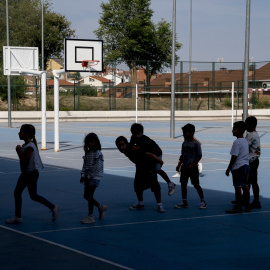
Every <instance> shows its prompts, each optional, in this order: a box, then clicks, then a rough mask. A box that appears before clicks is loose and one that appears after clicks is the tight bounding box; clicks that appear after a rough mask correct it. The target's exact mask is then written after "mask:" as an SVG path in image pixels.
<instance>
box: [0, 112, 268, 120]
mask: <svg viewBox="0 0 270 270" xmlns="http://www.w3.org/2000/svg"><path fill="white" fill-rule="evenodd" d="M242 113H243V112H242V110H238V111H234V119H237V120H241V119H242ZM170 115H171V112H170V111H138V121H168V120H170ZM249 115H254V116H256V117H257V118H258V119H260V120H269V119H270V110H269V109H264V110H250V111H249ZM135 116H136V115H135V111H60V112H59V121H60V122H76V121H78V122H86V121H87V122H98V121H100V122H102V121H103V122H108V121H135ZM231 117H232V112H231V110H216V111H175V120H176V121H181V120H185V121H187V120H190V121H199V120H208V121H209V120H223V121H228V120H231ZM11 118H12V122H18V123H24V122H41V112H40V111H14V112H12V113H11ZM46 118H47V122H53V121H54V112H53V111H47V113H46ZM7 122H8V112H7V111H2V112H0V123H7Z"/></svg>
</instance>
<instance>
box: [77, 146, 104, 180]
mask: <svg viewBox="0 0 270 270" xmlns="http://www.w3.org/2000/svg"><path fill="white" fill-rule="evenodd" d="M103 162H104V159H103V154H102V152H101V151H100V150H97V151H90V152H86V153H85V156H84V157H83V167H82V171H81V175H82V176H84V177H87V178H89V179H96V180H98V179H101V178H102V176H103Z"/></svg>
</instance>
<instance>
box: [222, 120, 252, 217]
mask: <svg viewBox="0 0 270 270" xmlns="http://www.w3.org/2000/svg"><path fill="white" fill-rule="evenodd" d="M245 130H246V124H245V122H243V121H238V122H235V123H234V124H233V130H232V133H233V136H235V137H236V138H237V139H236V140H235V141H234V142H233V145H232V149H231V152H230V154H231V161H230V163H229V166H228V168H227V170H226V175H227V176H229V175H230V171H231V172H232V178H233V186H234V189H235V200H236V201H235V206H234V207H233V208H232V209H230V210H226V213H228V214H238V213H242V211H243V210H242V205H241V204H242V202H243V203H244V205H245V210H246V212H250V204H249V200H250V193H249V187H248V174H249V147H248V142H247V140H246V139H245V138H244V137H243V134H244V132H245ZM241 189H242V190H243V197H242V192H241Z"/></svg>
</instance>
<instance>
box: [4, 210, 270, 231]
mask: <svg viewBox="0 0 270 270" xmlns="http://www.w3.org/2000/svg"><path fill="white" fill-rule="evenodd" d="M260 213H270V211H260V212H251V213H242V214H241V215H254V214H260ZM232 215H233V216H235V214H223V215H212V216H203V217H187V218H174V219H161V220H149V221H139V222H129V223H116V224H110V225H102V226H91V227H90V226H89V227H75V228H69V229H59V230H50V231H39V232H30V233H29V234H40V233H54V232H63V231H73V230H74V231H75V230H87V229H96V228H107V227H120V226H127V225H138V224H149V223H163V222H171V221H183V220H196V219H208V218H215V217H227V216H232ZM0 226H1V225H0Z"/></svg>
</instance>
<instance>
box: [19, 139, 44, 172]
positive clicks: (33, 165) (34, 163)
mask: <svg viewBox="0 0 270 270" xmlns="http://www.w3.org/2000/svg"><path fill="white" fill-rule="evenodd" d="M29 147H31V148H32V149H33V152H32V154H31V157H30V160H29V162H28V164H27V166H26V167H24V165H23V163H21V170H22V172H32V171H34V170H39V169H43V164H42V161H41V158H40V155H39V152H38V149H37V147H36V145H35V144H34V143H33V142H29V143H27V144H24V145H22V152H23V153H25V152H26V149H27V148H29Z"/></svg>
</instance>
